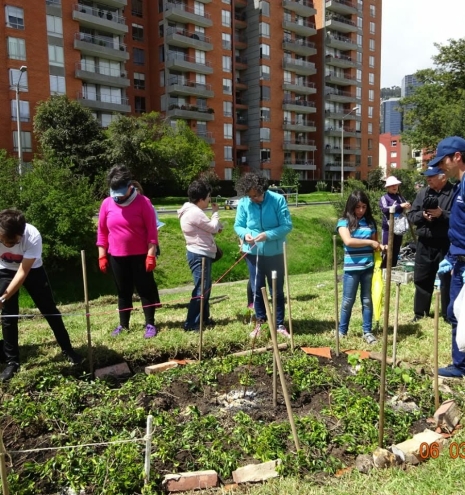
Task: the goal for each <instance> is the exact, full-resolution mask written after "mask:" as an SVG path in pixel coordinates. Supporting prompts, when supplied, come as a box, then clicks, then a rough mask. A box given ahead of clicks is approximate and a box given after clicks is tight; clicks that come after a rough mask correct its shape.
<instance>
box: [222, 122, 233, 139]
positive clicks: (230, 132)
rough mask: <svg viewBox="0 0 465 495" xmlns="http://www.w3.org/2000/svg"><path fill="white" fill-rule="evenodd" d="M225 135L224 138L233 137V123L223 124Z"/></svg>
mask: <svg viewBox="0 0 465 495" xmlns="http://www.w3.org/2000/svg"><path fill="white" fill-rule="evenodd" d="M223 136H224V139H232V137H233V126H232V124H223Z"/></svg>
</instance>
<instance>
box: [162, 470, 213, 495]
mask: <svg viewBox="0 0 465 495" xmlns="http://www.w3.org/2000/svg"><path fill="white" fill-rule="evenodd" d="M162 485H163V487H164V488H165V490H166V491H168V492H185V491H189V490H201V489H205V488H214V487H216V486H218V474H217V473H216V471H213V470H208V471H192V472H191V473H177V474H167V475H166V476H165V478H164V480H163V483H162Z"/></svg>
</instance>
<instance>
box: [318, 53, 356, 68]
mask: <svg viewBox="0 0 465 495" xmlns="http://www.w3.org/2000/svg"><path fill="white" fill-rule="evenodd" d="M325 64H326V65H333V66H334V67H339V68H341V69H352V68H357V69H360V68H361V67H362V64H361V63H359V62H357V61H356V60H355V59H354V58H353V57H350V56H349V55H344V54H341V55H329V54H328V55H326V56H325Z"/></svg>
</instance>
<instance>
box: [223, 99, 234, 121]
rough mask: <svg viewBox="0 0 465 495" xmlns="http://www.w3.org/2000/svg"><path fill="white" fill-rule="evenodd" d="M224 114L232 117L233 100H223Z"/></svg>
mask: <svg viewBox="0 0 465 495" xmlns="http://www.w3.org/2000/svg"><path fill="white" fill-rule="evenodd" d="M223 115H224V116H225V117H232V101H223Z"/></svg>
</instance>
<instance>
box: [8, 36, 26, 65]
mask: <svg viewBox="0 0 465 495" xmlns="http://www.w3.org/2000/svg"><path fill="white" fill-rule="evenodd" d="M7 42H8V57H9V58H12V59H15V60H26V41H25V40H23V39H22V38H12V37H11V36H8V38H7Z"/></svg>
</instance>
